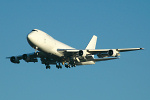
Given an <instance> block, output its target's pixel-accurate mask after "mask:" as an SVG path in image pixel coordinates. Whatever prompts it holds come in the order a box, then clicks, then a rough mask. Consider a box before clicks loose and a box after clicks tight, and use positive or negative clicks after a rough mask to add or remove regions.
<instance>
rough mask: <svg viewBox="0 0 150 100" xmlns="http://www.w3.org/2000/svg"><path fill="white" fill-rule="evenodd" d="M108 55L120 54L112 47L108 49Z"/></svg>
mask: <svg viewBox="0 0 150 100" xmlns="http://www.w3.org/2000/svg"><path fill="white" fill-rule="evenodd" d="M108 55H109V56H112V57H117V56H119V55H120V54H119V52H118V51H117V50H116V49H112V50H109V51H108Z"/></svg>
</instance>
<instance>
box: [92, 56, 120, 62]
mask: <svg viewBox="0 0 150 100" xmlns="http://www.w3.org/2000/svg"><path fill="white" fill-rule="evenodd" d="M114 59H119V57H114V58H101V59H93V61H95V62H97V61H107V60H114Z"/></svg>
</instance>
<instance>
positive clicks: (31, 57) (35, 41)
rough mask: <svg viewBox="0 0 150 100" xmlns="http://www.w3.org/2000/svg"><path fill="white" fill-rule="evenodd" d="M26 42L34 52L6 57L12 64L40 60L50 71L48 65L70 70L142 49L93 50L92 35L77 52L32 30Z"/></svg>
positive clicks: (95, 37) (93, 38)
mask: <svg viewBox="0 0 150 100" xmlns="http://www.w3.org/2000/svg"><path fill="white" fill-rule="evenodd" d="M27 41H28V43H29V44H30V46H31V47H32V48H34V49H35V52H34V53H29V54H23V55H20V56H12V57H7V58H9V59H10V61H11V62H12V63H16V64H19V63H20V60H22V59H23V60H24V61H26V62H38V59H37V58H40V60H41V63H42V64H45V66H46V69H50V65H53V64H54V65H56V68H58V69H59V68H62V65H64V64H65V67H66V68H71V67H76V65H90V64H95V62H98V61H106V60H113V59H118V56H120V52H126V51H134V50H142V49H143V48H126V49H95V47H96V42H97V36H95V35H93V37H92V39H91V40H90V42H89V44H88V45H87V47H86V48H85V49H83V50H78V49H75V48H73V47H70V46H68V45H66V44H64V43H62V42H60V41H58V40H56V39H54V38H52V37H51V36H50V35H48V34H47V33H45V32H43V31H41V30H38V29H34V30H32V31H31V32H30V33H29V34H28V36H27ZM94 55H97V58H94Z"/></svg>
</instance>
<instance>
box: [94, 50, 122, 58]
mask: <svg viewBox="0 0 150 100" xmlns="http://www.w3.org/2000/svg"><path fill="white" fill-rule="evenodd" d="M97 56H98V57H99V58H103V57H117V56H120V54H119V52H118V51H117V50H116V49H112V50H109V51H105V52H101V53H99V54H97Z"/></svg>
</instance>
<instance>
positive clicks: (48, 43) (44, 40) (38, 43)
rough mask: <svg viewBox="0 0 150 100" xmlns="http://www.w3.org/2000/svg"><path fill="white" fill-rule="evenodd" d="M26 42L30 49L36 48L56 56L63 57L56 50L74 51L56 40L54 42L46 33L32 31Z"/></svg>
mask: <svg viewBox="0 0 150 100" xmlns="http://www.w3.org/2000/svg"><path fill="white" fill-rule="evenodd" d="M27 40H28V42H29V44H30V45H31V47H33V48H38V50H40V51H44V52H46V53H49V54H53V55H56V56H59V57H61V56H64V55H63V53H60V52H57V50H58V49H74V48H72V47H70V46H68V45H66V44H64V43H62V42H60V41H58V40H55V39H54V38H52V37H51V36H50V35H48V34H47V33H45V32H43V31H41V30H37V29H34V30H32V32H31V33H29V34H28V36H27Z"/></svg>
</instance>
